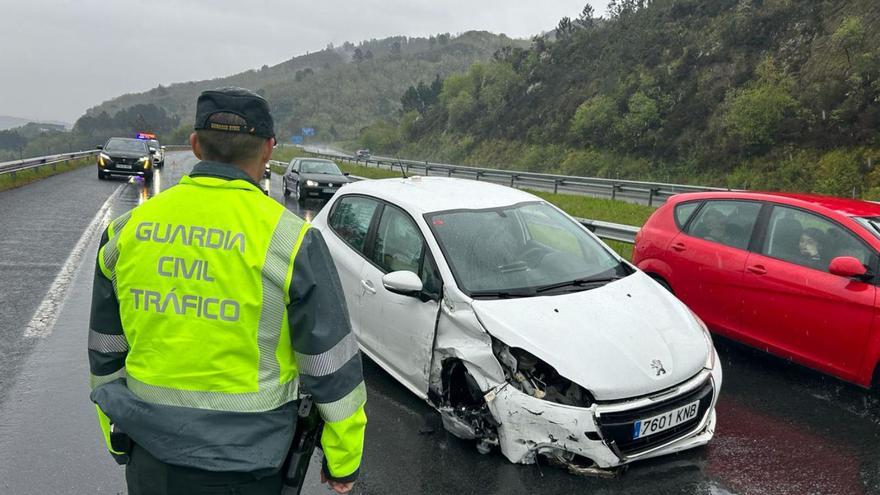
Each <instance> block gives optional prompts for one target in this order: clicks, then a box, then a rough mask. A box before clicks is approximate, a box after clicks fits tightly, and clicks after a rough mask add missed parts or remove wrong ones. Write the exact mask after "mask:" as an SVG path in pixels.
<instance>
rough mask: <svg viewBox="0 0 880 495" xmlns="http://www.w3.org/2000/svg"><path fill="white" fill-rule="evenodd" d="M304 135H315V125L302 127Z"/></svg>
mask: <svg viewBox="0 0 880 495" xmlns="http://www.w3.org/2000/svg"><path fill="white" fill-rule="evenodd" d="M302 135H303V136H314V135H315V128H314V127H303V128H302Z"/></svg>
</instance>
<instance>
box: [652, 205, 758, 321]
mask: <svg viewBox="0 0 880 495" xmlns="http://www.w3.org/2000/svg"><path fill="white" fill-rule="evenodd" d="M760 210H761V203H760V202H757V201H746V200H708V201H706V202H704V203H703V204H702V206H700V209H699V210H697V212H696V213H694V214H693V215H694V216H693V218H692V219H690V221H688V222H687V225H686V226H685V230H684V231H682V232H681V233H679V234H678V235H676V236H675V237H674V238H673V239H672V241H671V242H670V244H669V247H668V248H667V252H666V254H665V256H664V260H665V261H666V262H667V263H668V265H669V267H670V271H671V273H672V274H673V279H672V280H671V281H670V282H671V283H672V288H673V290H674V292H675V295H676V296H677V297H678V298H679V299H681V300H682V301H683V302H684V303H685V304H687V305H688V307H689V308H691V310H692V311H694V312H695V313H696V314H697V315H698V316H699V317H700V318H702V319H703V321H705V322H706V324H707V325H709V327H710V328H711V329H712V330H713V331H716V332H719V333H721V334H727V335H730V334H735V333H737V332H738V328H739V326H740V300H741V289H742V277H743V269H744V268H745V264H746V258H748V255H749V253H748V247H749V242H750V240H751V237H752V232H753V230H754V226H755V224H756V222H757V219H758V213H759V212H760Z"/></svg>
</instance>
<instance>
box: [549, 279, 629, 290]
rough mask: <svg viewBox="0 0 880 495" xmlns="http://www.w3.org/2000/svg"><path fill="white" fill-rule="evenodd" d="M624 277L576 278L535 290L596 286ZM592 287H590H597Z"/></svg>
mask: <svg viewBox="0 0 880 495" xmlns="http://www.w3.org/2000/svg"><path fill="white" fill-rule="evenodd" d="M621 278H623V277H619V276H613V277H601V278H576V279H574V280H568V281H566V282H559V283H558V284H550V285H542V286H541V287H538V288H537V289H535V292H538V293H542V292H547V291H551V290H554V289H562V288H565V287H587V286H595V287H599V286H602V285H605V284H609V283H611V282H614V281H615V280H620V279H621ZM595 287H590V288H595Z"/></svg>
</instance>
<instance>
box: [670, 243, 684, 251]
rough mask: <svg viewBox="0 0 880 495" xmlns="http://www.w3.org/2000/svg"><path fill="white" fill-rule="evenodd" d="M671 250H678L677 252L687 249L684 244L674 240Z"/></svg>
mask: <svg viewBox="0 0 880 495" xmlns="http://www.w3.org/2000/svg"><path fill="white" fill-rule="evenodd" d="M672 249H673V251H678V252H679V253H680V252H682V251H684V250H685V249H687V246H685V245H684V243H683V242H676V243H675V244H673V245H672Z"/></svg>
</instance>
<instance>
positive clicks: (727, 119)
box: [723, 59, 798, 148]
mask: <svg viewBox="0 0 880 495" xmlns="http://www.w3.org/2000/svg"><path fill="white" fill-rule="evenodd" d="M756 72H757V73H758V79H757V80H756V81H753V82H752V83H750V84H748V85H746V86H745V87H743V88H738V89H732V90H730V91H728V93H727V96H726V97H725V100H724V116H723V125H724V127H725V128H726V129H727V130H728V132H729V133H730V134H731V135H732V136H733V137H735V138H737V139H739V140H740V142H741V144H742V145H743V146H745V147H747V148H755V147H761V146H769V145H772V144H774V143H775V142H777V141H778V137H779V135H780V134H781V131H782V130H783V129H782V125H783V123H784V122H785V120H786V119H787V118H789V117H791V116H792V115H793V114H794V113H795V111H796V110H797V107H798V102H797V100H795V99H794V98H793V97H792V96H791V91H792V89H793V87H794V81H793V80H792V78H791V76H789V75H788V74H786V73H785V72H784V71H781V70H779V69H778V68H777V67H776V66H775V64H774V63H773V61H772V60H771V59H767V60H765V61H764V62H762V63H761V65H760V66H759V67H758V69H757V71H756Z"/></svg>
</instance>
